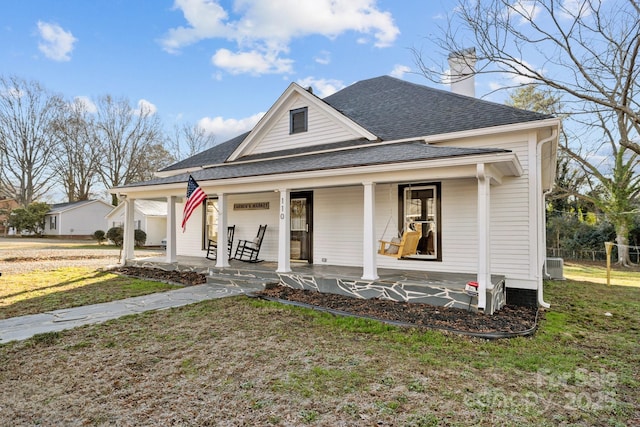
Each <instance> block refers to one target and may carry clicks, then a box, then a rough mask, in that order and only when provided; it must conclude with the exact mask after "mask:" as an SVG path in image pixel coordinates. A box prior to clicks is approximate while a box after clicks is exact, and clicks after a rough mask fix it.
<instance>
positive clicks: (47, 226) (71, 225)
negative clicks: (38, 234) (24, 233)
mask: <svg viewBox="0 0 640 427" xmlns="http://www.w3.org/2000/svg"><path fill="white" fill-rule="evenodd" d="M111 209H113V206H112V205H110V204H109V203H107V202H103V201H102V200H82V201H79V202H71V203H59V204H54V205H51V209H50V210H49V212H47V214H46V215H45V217H44V231H43V234H44V235H45V236H59V237H76V238H89V237H91V236H92V235H93V233H94V232H95V231H97V230H102V229H103V227H104V216H105V215H106V214H107V213H109V212H110V211H111Z"/></svg>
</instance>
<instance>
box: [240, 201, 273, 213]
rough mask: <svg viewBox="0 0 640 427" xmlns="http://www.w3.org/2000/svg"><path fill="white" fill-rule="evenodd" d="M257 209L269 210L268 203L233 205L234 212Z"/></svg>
mask: <svg viewBox="0 0 640 427" xmlns="http://www.w3.org/2000/svg"><path fill="white" fill-rule="evenodd" d="M257 209H269V202H254V203H234V204H233V210H234V211H251V210H257Z"/></svg>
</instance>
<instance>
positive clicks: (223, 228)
mask: <svg viewBox="0 0 640 427" xmlns="http://www.w3.org/2000/svg"><path fill="white" fill-rule="evenodd" d="M227 245H228V243H227V195H226V194H224V193H218V248H217V249H216V251H217V254H216V267H218V268H224V267H229V257H228V256H227V252H228V248H227Z"/></svg>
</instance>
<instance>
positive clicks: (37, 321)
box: [0, 284, 244, 344]
mask: <svg viewBox="0 0 640 427" xmlns="http://www.w3.org/2000/svg"><path fill="white" fill-rule="evenodd" d="M242 293H244V291H243V289H242V288H240V287H232V286H224V285H215V284H204V285H197V286H187V287H184V288H181V289H176V290H173V291H167V292H160V293H155V294H149V295H143V296H140V297H134V298H127V299H123V300H118V301H112V302H106V303H102V304H94V305H87V306H84V307H75V308H67V309H62V310H55V311H49V312H46V313H41V314H32V315H28V316H20V317H13V318H10V319H5V320H0V344H4V343H8V342H10V341H21V340H26V339H28V338H31V337H32V336H34V335H36V334H42V333H45V332H56V331H62V330H65V329H73V328H76V327H78V326H82V325H89V324H93V323H102V322H106V321H107V320H111V319H117V318H119V317H122V316H126V315H129V314H137V313H143V312H145V311H151V310H164V309H167V308H173V307H180V306H183V305H187V304H193V303H196V302H200V301H205V300H210V299H216V298H223V297H228V296H233V295H240V294H242Z"/></svg>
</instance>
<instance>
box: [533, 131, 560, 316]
mask: <svg viewBox="0 0 640 427" xmlns="http://www.w3.org/2000/svg"><path fill="white" fill-rule="evenodd" d="M557 137H558V129H553V131H552V132H551V136H549V137H547V138H544V139H543V140H542V141H540V142H539V143H538V146H537V147H536V169H537V171H540V176H539V177H538V179H537V185H538V186H539V187H538V188H537V191H536V194H540V193H541V192H542V147H543V146H544V144H546V143H549V142H552V141H553V140H555V139H556V138H557ZM551 187H553V186H551ZM551 191H552V188H550V189H549V190H547V191H545V192H544V193H542V199H541V204H542V206H541V207H542V208H543V209H544V201H545V199H546V197H547V195H548V194H549V193H550V192H551ZM543 212H544V210H543ZM538 227H539V228H538V230H540V231H541V232H542V237H543V242H542V245H541V246H542V247H541V248H538V261H539V262H542V264H543V265H544V272H543V274H545V275H546V274H547V263H546V261H544V259H545V258H546V246H547V230H546V227H545V224H544V219H543V215H538ZM543 280H544V277H542V278H541V280H540V284H539V286H538V305H540V306H541V307H544V308H549V307H551V305H550V304H549V303H547V302H545V301H544V295H543V285H542V281H543Z"/></svg>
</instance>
